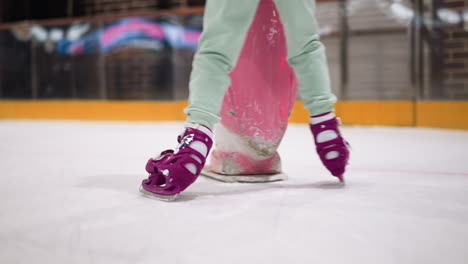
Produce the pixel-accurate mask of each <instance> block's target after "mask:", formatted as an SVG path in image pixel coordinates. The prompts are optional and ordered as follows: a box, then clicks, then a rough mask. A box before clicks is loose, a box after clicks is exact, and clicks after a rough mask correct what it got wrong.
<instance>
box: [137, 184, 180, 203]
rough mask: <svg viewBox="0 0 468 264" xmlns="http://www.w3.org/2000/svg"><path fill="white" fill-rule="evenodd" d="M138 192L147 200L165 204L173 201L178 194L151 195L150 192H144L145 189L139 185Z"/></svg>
mask: <svg viewBox="0 0 468 264" xmlns="http://www.w3.org/2000/svg"><path fill="white" fill-rule="evenodd" d="M140 192H141V193H142V194H143V195H144V196H146V197H148V198H152V199H156V200H159V201H165V202H172V201H174V200H175V199H176V198H177V196H178V195H179V194H174V195H160V194H155V193H152V192H148V191H147V190H145V188H143V186H141V185H140Z"/></svg>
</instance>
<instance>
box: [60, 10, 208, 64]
mask: <svg viewBox="0 0 468 264" xmlns="http://www.w3.org/2000/svg"><path fill="white" fill-rule="evenodd" d="M200 34H201V30H197V29H193V28H188V27H184V26H183V25H176V24H170V23H166V22H155V21H154V20H150V19H144V18H125V19H121V20H118V21H117V22H116V23H114V24H112V25H110V26H107V27H105V28H103V29H100V30H97V31H94V32H91V33H88V34H86V35H84V36H82V37H81V38H79V39H77V40H75V41H70V40H67V39H62V40H60V41H59V42H58V43H57V46H56V51H57V52H58V53H59V54H63V55H79V54H85V53H92V52H99V51H100V52H104V53H107V52H109V51H112V50H113V49H115V48H119V47H135V48H142V49H153V50H161V49H162V48H163V47H164V45H168V46H170V47H173V48H178V49H196V48H197V45H198V39H199V38H200Z"/></svg>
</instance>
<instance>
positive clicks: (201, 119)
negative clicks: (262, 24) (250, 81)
mask: <svg viewBox="0 0 468 264" xmlns="http://www.w3.org/2000/svg"><path fill="white" fill-rule="evenodd" d="M258 3H259V0H208V1H207V3H206V8H205V15H204V21H203V22H204V28H203V33H202V35H201V38H200V42H199V48H198V51H197V53H196V54H195V57H194V60H193V69H192V73H191V76H190V84H189V91H190V95H189V106H188V107H187V108H186V109H185V113H186V114H187V115H188V117H187V121H188V122H192V123H197V124H202V125H205V126H207V127H209V128H213V126H214V124H215V123H217V122H219V121H220V119H221V117H220V111H221V104H222V102H223V98H224V94H225V93H226V91H227V89H228V87H229V86H230V83H231V80H230V77H229V73H230V72H231V71H232V70H233V68H234V66H235V65H236V62H237V59H238V57H239V55H240V52H241V49H242V46H243V44H244V40H245V38H246V35H247V30H248V29H249V27H250V25H251V23H252V21H253V18H254V16H255V13H256V10H257V6H258Z"/></svg>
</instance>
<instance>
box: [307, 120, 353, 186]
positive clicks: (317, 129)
mask: <svg viewBox="0 0 468 264" xmlns="http://www.w3.org/2000/svg"><path fill="white" fill-rule="evenodd" d="M339 125H340V122H339V119H338V118H336V117H335V118H333V119H330V120H327V121H323V122H320V123H318V124H314V125H310V130H311V131H312V134H313V135H314V141H315V146H316V149H317V153H318V155H319V156H320V160H322V163H323V165H325V167H326V168H327V169H328V170H329V171H330V172H331V174H332V175H333V176H335V177H338V179H339V180H340V182H344V178H343V174H344V172H345V168H346V165H347V164H348V159H349V144H348V142H347V141H346V140H344V139H343V137H342V136H341V133H340V130H339V129H338V126H339ZM328 130H331V131H334V132H335V133H336V135H337V137H335V138H333V139H330V140H326V141H323V142H318V140H317V138H318V135H319V134H320V133H322V132H324V131H328ZM330 154H332V155H330Z"/></svg>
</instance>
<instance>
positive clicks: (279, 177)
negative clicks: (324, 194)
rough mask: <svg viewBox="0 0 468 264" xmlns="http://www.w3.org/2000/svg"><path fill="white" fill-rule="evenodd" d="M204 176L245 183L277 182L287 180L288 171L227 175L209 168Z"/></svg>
mask: <svg viewBox="0 0 468 264" xmlns="http://www.w3.org/2000/svg"><path fill="white" fill-rule="evenodd" d="M201 175H202V176H205V177H208V178H211V179H215V180H218V181H222V182H229V183H234V182H244V183H255V182H259V183H260V182H275V181H285V180H287V179H288V175H287V174H286V173H276V174H245V175H225V174H218V173H215V172H212V171H210V169H209V168H206V169H203V170H202V172H201Z"/></svg>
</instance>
